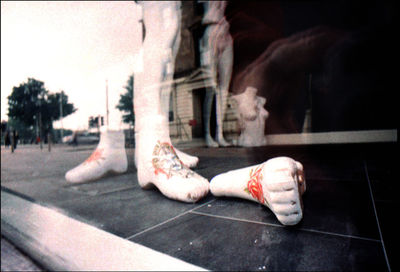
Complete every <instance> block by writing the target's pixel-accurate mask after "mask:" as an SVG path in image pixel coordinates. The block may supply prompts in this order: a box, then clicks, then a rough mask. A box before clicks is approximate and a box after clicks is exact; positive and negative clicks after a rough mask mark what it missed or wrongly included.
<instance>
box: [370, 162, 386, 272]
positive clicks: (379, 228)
mask: <svg viewBox="0 0 400 272" xmlns="http://www.w3.org/2000/svg"><path fill="white" fill-rule="evenodd" d="M364 171H365V176H366V178H367V182H368V187H369V194H370V196H371V202H372V207H373V208H374V213H375V219H376V224H377V226H378V232H379V237H380V238H381V244H382V249H383V254H384V255H385V261H386V265H387V267H388V270H389V272H390V271H391V268H390V263H389V258H388V256H387V253H386V247H385V242H384V241H383V235H382V230H381V224H380V222H379V218H378V212H377V211H376V206H375V199H374V194H373V193H372V186H371V180H370V179H369V174H368V167H367V162H366V161H365V159H364Z"/></svg>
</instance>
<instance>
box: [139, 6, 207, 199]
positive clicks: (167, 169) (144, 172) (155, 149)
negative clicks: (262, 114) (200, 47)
mask: <svg viewBox="0 0 400 272" xmlns="http://www.w3.org/2000/svg"><path fill="white" fill-rule="evenodd" d="M141 5H142V7H143V21H144V24H145V27H146V38H145V40H144V42H143V48H142V49H143V72H138V73H136V74H135V83H134V84H135V94H134V110H135V116H136V124H135V140H136V154H135V159H136V166H137V170H138V172H137V173H138V181H139V185H140V186H141V187H142V188H144V189H147V188H150V187H152V186H156V187H157V188H158V189H159V190H160V191H161V193H163V194H164V195H165V196H166V197H168V198H171V199H176V200H179V201H184V202H195V201H197V200H199V199H200V198H202V197H203V196H205V195H206V194H207V193H208V190H209V183H208V181H207V180H206V179H204V178H203V177H201V176H199V175H198V174H196V173H195V172H193V171H192V170H190V169H189V168H188V167H187V166H185V164H184V163H183V162H182V161H181V159H180V158H179V156H178V155H177V153H176V152H175V149H174V148H173V147H172V144H171V140H170V137H169V128H168V126H169V124H168V119H167V118H166V116H165V115H164V114H163V110H162V107H161V104H162V103H161V90H162V87H161V83H162V81H163V79H164V76H165V71H166V70H165V69H166V63H165V54H170V50H171V49H170V48H171V46H172V44H173V42H174V39H175V36H176V34H177V32H178V27H179V16H177V14H176V12H178V9H177V8H179V5H178V2H146V1H145V2H141Z"/></svg>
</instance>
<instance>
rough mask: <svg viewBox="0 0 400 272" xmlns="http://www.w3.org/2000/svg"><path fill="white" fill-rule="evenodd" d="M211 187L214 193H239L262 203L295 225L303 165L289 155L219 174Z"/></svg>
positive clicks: (285, 222) (284, 221)
mask: <svg viewBox="0 0 400 272" xmlns="http://www.w3.org/2000/svg"><path fill="white" fill-rule="evenodd" d="M210 190H211V193H212V194H213V195H215V196H231V197H239V198H244V199H248V200H251V201H256V202H258V203H260V204H262V205H265V206H267V207H268V208H269V209H270V210H271V211H272V212H273V213H274V214H275V215H276V217H277V219H278V220H279V222H281V223H282V224H283V225H295V224H297V223H299V222H300V220H301V219H302V217H303V203H302V195H303V193H304V192H305V190H306V181H305V179H304V172H303V165H302V164H301V163H299V162H297V161H295V160H293V159H291V158H288V157H277V158H273V159H270V160H268V161H266V162H264V163H262V164H259V165H255V166H251V167H246V168H243V169H239V170H233V171H229V172H227V173H224V174H220V175H218V176H216V177H214V178H213V179H212V180H211V182H210Z"/></svg>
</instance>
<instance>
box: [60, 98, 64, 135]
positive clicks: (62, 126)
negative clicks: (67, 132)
mask: <svg viewBox="0 0 400 272" xmlns="http://www.w3.org/2000/svg"><path fill="white" fill-rule="evenodd" d="M63 94H64V91H61V95H60V121H61V142H62V140H63V138H64V125H63V98H62V97H63Z"/></svg>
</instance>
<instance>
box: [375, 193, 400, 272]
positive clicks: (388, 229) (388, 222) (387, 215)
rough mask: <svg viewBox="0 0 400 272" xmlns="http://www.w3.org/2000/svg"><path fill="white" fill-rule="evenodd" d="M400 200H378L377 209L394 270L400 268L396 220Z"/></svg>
mask: <svg viewBox="0 0 400 272" xmlns="http://www.w3.org/2000/svg"><path fill="white" fill-rule="evenodd" d="M399 202H400V201H399V200H397V201H376V202H375V206H376V211H377V214H378V219H379V224H380V227H381V232H382V238H383V241H384V245H385V248H386V254H387V256H388V259H389V263H390V266H391V268H392V271H398V270H399V269H400V263H399V259H398V258H396V254H398V252H399V250H400V247H399V243H398V239H397V238H395V237H398V232H399V231H398V225H397V222H396V221H395V215H397V214H398V210H399Z"/></svg>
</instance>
